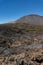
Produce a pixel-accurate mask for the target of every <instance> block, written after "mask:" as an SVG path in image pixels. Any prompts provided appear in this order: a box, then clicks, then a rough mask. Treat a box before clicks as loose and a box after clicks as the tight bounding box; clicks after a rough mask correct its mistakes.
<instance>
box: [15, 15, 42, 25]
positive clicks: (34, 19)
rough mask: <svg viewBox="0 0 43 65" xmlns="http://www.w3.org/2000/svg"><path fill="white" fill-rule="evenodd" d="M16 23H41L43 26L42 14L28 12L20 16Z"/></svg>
mask: <svg viewBox="0 0 43 65" xmlns="http://www.w3.org/2000/svg"><path fill="white" fill-rule="evenodd" d="M16 23H28V24H30V25H41V26H43V16H40V15H37V14H30V15H26V16H23V17H21V18H20V19H18V20H17V21H16Z"/></svg>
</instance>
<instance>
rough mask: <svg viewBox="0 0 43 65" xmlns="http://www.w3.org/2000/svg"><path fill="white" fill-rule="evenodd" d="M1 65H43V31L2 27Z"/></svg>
mask: <svg viewBox="0 0 43 65" xmlns="http://www.w3.org/2000/svg"><path fill="white" fill-rule="evenodd" d="M0 65H43V31H37V30H30V29H29V30H25V29H24V28H21V27H17V26H16V28H15V26H13V28H12V26H10V27H9V26H3V27H1V26H0Z"/></svg>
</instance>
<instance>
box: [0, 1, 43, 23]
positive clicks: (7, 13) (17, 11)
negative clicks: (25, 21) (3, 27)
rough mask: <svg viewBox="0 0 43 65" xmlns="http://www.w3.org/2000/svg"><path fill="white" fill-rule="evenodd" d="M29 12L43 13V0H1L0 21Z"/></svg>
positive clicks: (3, 21)
mask: <svg viewBox="0 0 43 65" xmlns="http://www.w3.org/2000/svg"><path fill="white" fill-rule="evenodd" d="M28 14H39V15H43V0H0V23H5V22H9V21H12V20H16V19H18V18H20V17H21V16H24V15H28Z"/></svg>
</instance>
